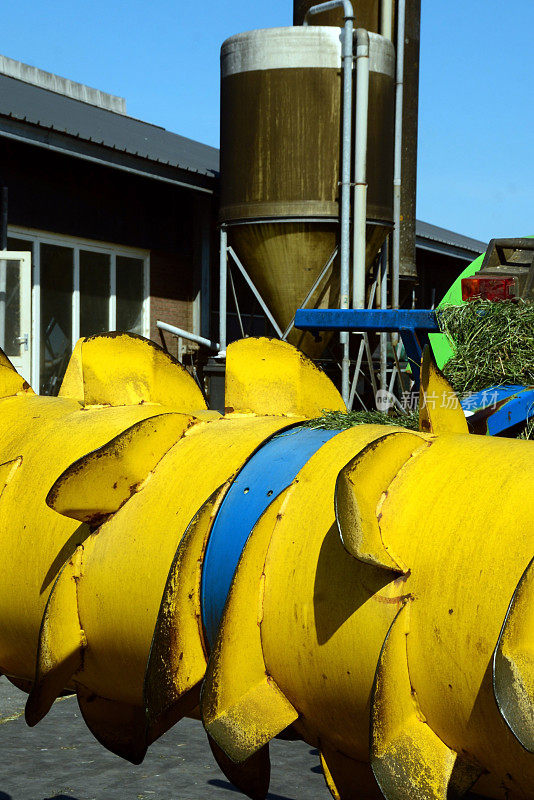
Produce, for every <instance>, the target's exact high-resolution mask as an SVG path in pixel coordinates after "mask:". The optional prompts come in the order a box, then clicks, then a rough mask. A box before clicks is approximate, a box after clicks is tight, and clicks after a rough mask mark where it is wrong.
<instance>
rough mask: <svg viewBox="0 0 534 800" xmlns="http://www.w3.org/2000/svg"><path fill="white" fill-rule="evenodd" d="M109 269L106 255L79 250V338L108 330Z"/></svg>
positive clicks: (108, 259)
mask: <svg viewBox="0 0 534 800" xmlns="http://www.w3.org/2000/svg"><path fill="white" fill-rule="evenodd" d="M109 269H110V257H109V256H108V255H106V253H93V252H91V251H90V250H80V336H92V334H94V333H102V332H103V331H107V330H108V329H109Z"/></svg>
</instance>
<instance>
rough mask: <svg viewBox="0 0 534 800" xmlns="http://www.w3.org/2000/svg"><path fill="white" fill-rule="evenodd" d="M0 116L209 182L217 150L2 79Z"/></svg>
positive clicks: (215, 167)
mask: <svg viewBox="0 0 534 800" xmlns="http://www.w3.org/2000/svg"><path fill="white" fill-rule="evenodd" d="M0 115H2V116H5V117H8V118H11V119H14V120H19V121H21V122H26V123H30V124H32V125H36V126H39V127H40V128H46V129H48V130H52V131H56V132H58V133H61V134H67V135H68V136H72V137H75V138H77V139H81V140H83V141H86V142H92V143H94V144H97V145H102V146H104V147H107V148H110V149H112V150H116V151H120V152H124V153H128V154H130V155H133V156H137V157H139V158H143V159H149V160H150V161H154V162H158V163H160V164H165V165H168V166H171V167H178V168H180V169H183V170H187V171H188V172H196V173H198V174H200V175H204V176H208V177H216V176H217V175H218V170H219V151H218V150H217V149H216V148H215V147H208V146H207V145H204V144H201V143H200V142H195V141H193V140H192V139H187V138H185V137H184V136H179V135H178V134H176V133H170V132H169V131H167V130H165V128H161V127H159V126H157V125H151V124H149V123H148V122H142V121H141V120H138V119H134V118H133V117H128V116H125V115H124V114H116V113H114V112H112V111H108V110H106V109H103V108H97V107H95V106H92V105H89V104H88V103H84V102H83V101H81V100H75V99H73V98H70V97H65V96H63V95H60V94H57V93H56V92H52V91H49V90H48V89H43V88H41V87H39V86H33V85H31V84H29V83H24V82H23V81H19V80H17V79H16V78H10V77H8V76H7V75H0Z"/></svg>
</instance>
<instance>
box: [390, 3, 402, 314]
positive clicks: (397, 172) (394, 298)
mask: <svg viewBox="0 0 534 800" xmlns="http://www.w3.org/2000/svg"><path fill="white" fill-rule="evenodd" d="M405 16H406V2H405V0H399V4H398V19H397V74H396V79H395V80H396V90H395V161H394V173H393V220H394V222H393V268H392V276H391V306H392V308H398V307H399V279H400V223H401V186H402V106H403V89H404V27H405Z"/></svg>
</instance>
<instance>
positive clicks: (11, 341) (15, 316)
mask: <svg viewBox="0 0 534 800" xmlns="http://www.w3.org/2000/svg"><path fill="white" fill-rule="evenodd" d="M4 292H5V293H4ZM4 298H5V339H4V351H5V353H6V355H7V356H8V357H9V356H10V357H11V358H13V357H15V358H16V357H18V356H20V355H21V343H20V341H19V337H20V261H1V262H0V302H1V301H2V299H4Z"/></svg>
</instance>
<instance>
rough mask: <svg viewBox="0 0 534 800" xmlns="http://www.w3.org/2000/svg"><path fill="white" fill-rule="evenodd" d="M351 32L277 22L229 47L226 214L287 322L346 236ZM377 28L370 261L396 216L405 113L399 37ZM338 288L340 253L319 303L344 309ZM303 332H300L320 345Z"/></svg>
mask: <svg viewBox="0 0 534 800" xmlns="http://www.w3.org/2000/svg"><path fill="white" fill-rule="evenodd" d="M340 34H341V30H340V28H337V27H323V26H310V27H293V28H272V29H267V30H256V31H251V32H248V33H241V34H238V35H236V36H232V37H231V38H230V39H227V40H226V41H225V42H224V44H223V46H222V52H221V68H222V87H221V210H220V222H221V223H222V224H224V225H226V226H227V227H228V237H229V242H230V244H231V245H232V246H233V248H234V249H235V251H236V253H237V255H238V257H239V258H240V260H241V261H242V262H243V264H244V265H245V267H246V269H247V271H248V272H249V274H250V276H251V278H252V280H253V281H254V283H255V284H256V286H257V287H258V289H259V291H260V292H261V294H262V296H263V298H264V300H265V301H266V303H267V305H268V306H269V308H270V309H271V312H272V313H273V315H274V317H275V318H276V320H277V322H278V324H279V325H280V327H281V328H282V330H284V329H285V328H286V327H287V325H288V324H289V323H290V322H291V320H292V318H293V315H294V313H295V310H296V309H297V308H298V307H299V306H300V305H301V304H302V302H303V300H304V299H305V298H306V296H307V295H308V293H309V291H310V288H311V287H312V286H313V284H314V282H315V281H316V279H317V277H318V276H319V275H320V274H321V271H322V269H323V267H324V266H325V264H326V263H327V261H328V260H329V258H330V256H331V255H332V253H333V251H334V249H335V247H336V244H337V241H338V221H339V180H340V135H341V44H340ZM369 38H370V59H369V63H370V88H369V123H368V155H367V177H368V186H369V188H368V197H367V200H368V203H367V219H368V226H367V231H368V233H367V262H368V263H369V262H370V261H371V260H372V259H373V258H374V256H375V255H376V253H377V251H378V249H379V247H380V245H381V243H382V241H383V238H384V234H385V231H386V230H387V227H388V226H390V225H391V223H392V219H393V217H392V203H393V196H392V177H393V176H392V170H393V119H394V51H393V46H392V44H391V42H390V41H388V40H386V39H384V38H382V37H380V36H378V35H377V34H373V33H371V34H370V35H369ZM357 122H358V121H357V120H356V125H357ZM338 295H339V277H338V269H337V268H336V263H335V262H334V265H333V267H332V268H331V270H330V274H328V275H326V276H325V279H324V280H323V282H322V283H321V285H320V286H319V287H318V289H317V291H316V292H315V294H314V296H313V297H312V298H311V301H310V302H309V303H308V305H309V306H323V307H327V306H330V307H335V306H336V305H337V304H338V302H339V299H338ZM302 336H303V335H302V334H301V333H299V332H297V331H293V333H292V334H291V335H290V337H289V338H290V340H291V341H293V342H294V343H295V344H298V345H299V346H301V347H303V349H306V350H308V352H310V351H311V350H313V348H312V347H311V343H310V341H309V338H308V340H307V341H304V340H303V338H302Z"/></svg>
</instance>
